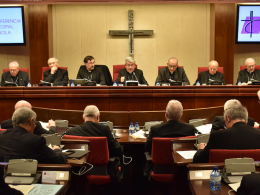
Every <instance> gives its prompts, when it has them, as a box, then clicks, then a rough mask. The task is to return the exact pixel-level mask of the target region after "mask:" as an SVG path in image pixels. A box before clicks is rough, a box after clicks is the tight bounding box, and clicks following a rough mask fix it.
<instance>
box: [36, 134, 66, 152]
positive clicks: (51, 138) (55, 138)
mask: <svg viewBox="0 0 260 195" xmlns="http://www.w3.org/2000/svg"><path fill="white" fill-rule="evenodd" d="M41 136H42V137H44V138H45V139H46V145H47V146H49V145H50V144H51V145H52V146H54V145H56V146H59V147H60V148H61V149H62V148H64V145H61V136H60V135H58V134H42V135H41Z"/></svg>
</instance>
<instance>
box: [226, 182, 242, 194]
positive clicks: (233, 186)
mask: <svg viewBox="0 0 260 195" xmlns="http://www.w3.org/2000/svg"><path fill="white" fill-rule="evenodd" d="M240 183H241V182H238V183H231V184H228V185H229V186H230V187H231V188H232V189H233V190H234V191H235V192H236V191H237V189H238V188H239V186H240Z"/></svg>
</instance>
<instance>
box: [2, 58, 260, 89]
mask: <svg viewBox="0 0 260 195" xmlns="http://www.w3.org/2000/svg"><path fill="white" fill-rule="evenodd" d="M84 64H85V66H81V67H80V69H79V71H78V74H77V79H87V80H91V81H95V82H96V83H97V84H100V85H109V84H108V83H106V80H105V77H104V74H103V72H102V71H101V69H100V68H98V67H96V66H95V59H94V58H93V57H92V56H86V57H85V58H84ZM48 65H49V68H50V70H47V71H45V72H44V73H43V75H44V79H43V80H44V81H45V82H49V83H52V85H54V86H67V85H68V81H69V77H68V71H67V70H64V69H61V68H59V63H58V59H56V58H50V59H49V60H48ZM245 65H246V69H244V70H241V71H240V72H239V73H238V78H237V83H239V82H240V83H248V82H249V83H250V82H251V81H252V80H257V81H260V70H258V69H256V68H255V60H254V59H252V58H248V59H246V61H245ZM208 67H209V70H208V71H204V72H201V73H200V74H199V76H198V78H197V80H196V81H195V83H194V85H195V84H196V83H197V82H199V83H200V84H201V85H203V84H206V85H208V84H209V82H210V81H220V82H222V83H223V84H225V80H224V75H223V73H221V72H218V67H219V64H218V62H217V61H214V60H213V61H210V62H209V66H208ZM126 80H138V83H139V84H145V85H148V83H147V81H146V79H145V77H144V74H143V71H142V70H140V69H137V68H136V64H135V61H134V59H133V58H132V57H127V58H126V60H125V68H124V69H121V70H120V71H119V75H118V77H117V79H116V80H115V82H116V83H117V84H123V83H124V82H125V81H126ZM174 81H181V82H182V83H183V85H190V81H189V79H188V77H187V75H186V73H185V70H184V68H183V67H179V66H178V59H177V58H174V57H171V58H170V59H169V60H168V63H167V67H165V68H161V69H160V70H159V74H158V76H157V78H156V81H155V84H157V83H158V82H159V84H160V85H162V83H170V82H174ZM5 82H11V83H15V84H17V85H18V86H27V84H28V82H29V76H28V74H27V73H26V72H23V71H19V64H18V63H17V62H11V63H10V64H9V72H5V73H3V74H2V81H1V85H2V86H3V85H4V84H5Z"/></svg>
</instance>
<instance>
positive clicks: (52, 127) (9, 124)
mask: <svg viewBox="0 0 260 195" xmlns="http://www.w3.org/2000/svg"><path fill="white" fill-rule="evenodd" d="M22 107H27V108H30V109H32V105H31V104H30V103H29V102H27V101H24V100H21V101H18V102H17V103H16V104H15V106H14V109H15V110H16V109H18V108H22ZM35 125H36V127H35V129H34V132H33V133H34V134H35V135H42V134H54V133H57V131H56V127H55V126H56V124H55V122H54V121H53V120H49V129H50V130H49V131H47V130H46V129H44V128H43V127H42V125H41V123H40V122H39V121H35ZM13 128H14V127H13V123H12V119H9V120H5V121H2V123H1V129H13Z"/></svg>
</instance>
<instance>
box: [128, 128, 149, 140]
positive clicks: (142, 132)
mask: <svg viewBox="0 0 260 195" xmlns="http://www.w3.org/2000/svg"><path fill="white" fill-rule="evenodd" d="M131 136H132V138H134V139H137V138H146V137H145V136H144V131H143V130H139V131H137V132H136V133H134V134H132V135H131Z"/></svg>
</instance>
